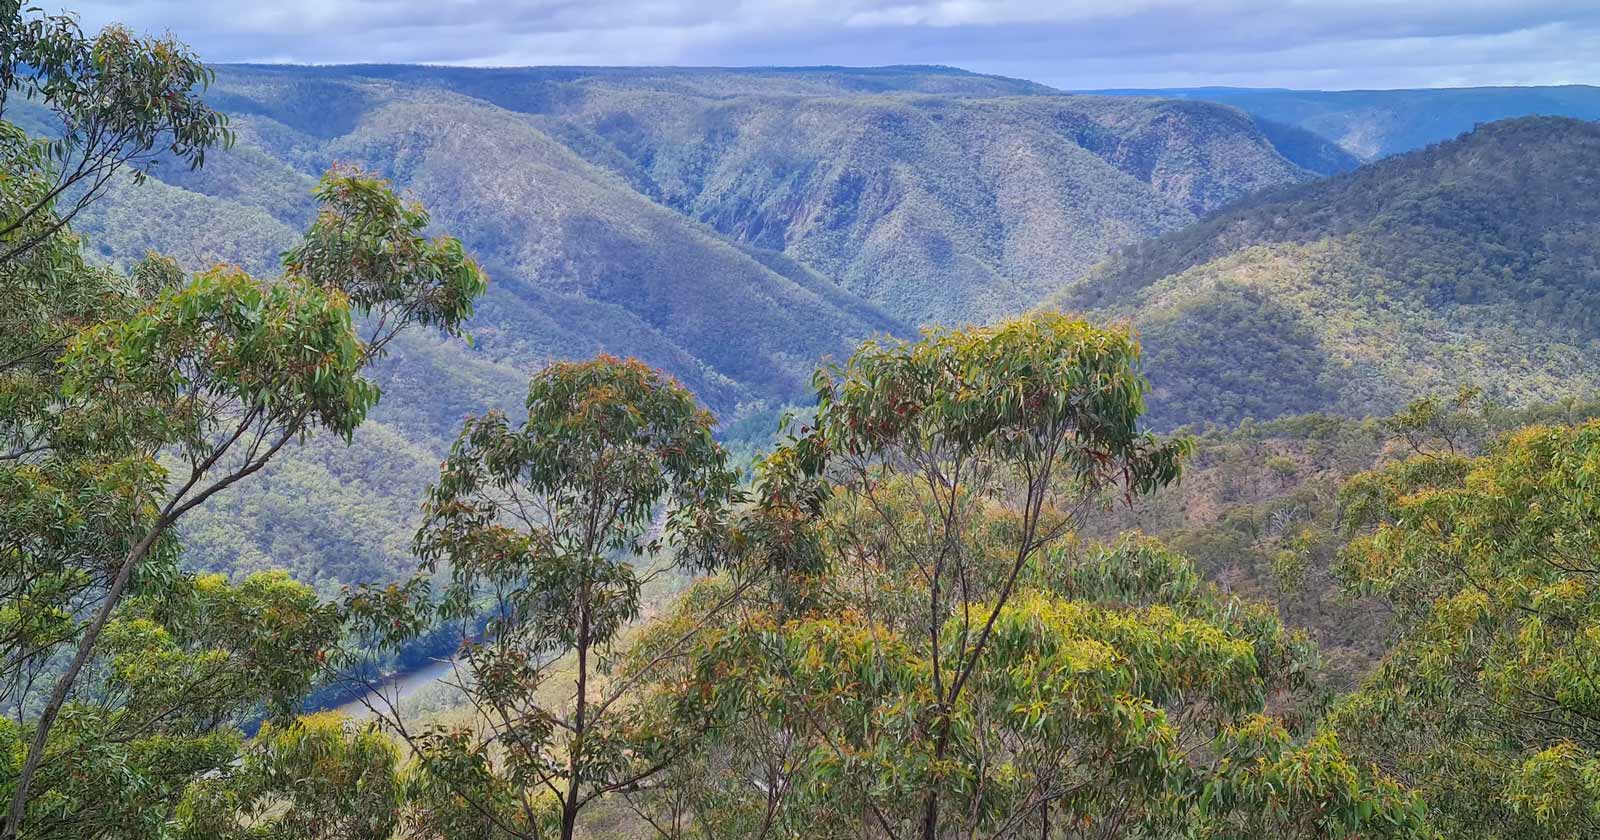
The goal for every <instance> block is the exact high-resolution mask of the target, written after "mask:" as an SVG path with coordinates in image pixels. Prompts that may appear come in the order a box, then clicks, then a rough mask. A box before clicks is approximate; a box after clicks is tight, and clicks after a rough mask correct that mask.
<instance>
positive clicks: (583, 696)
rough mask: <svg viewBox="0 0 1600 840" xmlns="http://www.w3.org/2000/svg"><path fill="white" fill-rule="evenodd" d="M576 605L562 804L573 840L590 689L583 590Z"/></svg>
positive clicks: (565, 830) (567, 837)
mask: <svg viewBox="0 0 1600 840" xmlns="http://www.w3.org/2000/svg"><path fill="white" fill-rule="evenodd" d="M582 598H583V605H582V606H580V607H579V608H578V696H577V709H576V710H575V711H574V712H573V715H572V747H571V749H570V750H568V752H567V798H566V801H565V802H563V803H562V804H561V840H572V836H573V832H574V831H575V830H576V829H577V825H578V796H579V795H580V793H581V792H582V791H581V788H582V787H583V750H584V747H585V745H584V736H585V735H586V734H587V731H588V730H587V720H586V719H585V718H586V716H587V714H588V711H589V710H588V701H589V697H588V691H589V641H590V640H589V629H590V628H589V624H590V622H589V593H588V586H587V585H585V586H584V589H583V595H582Z"/></svg>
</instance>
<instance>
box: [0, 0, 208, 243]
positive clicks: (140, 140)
mask: <svg viewBox="0 0 1600 840" xmlns="http://www.w3.org/2000/svg"><path fill="white" fill-rule="evenodd" d="M211 80H212V71H211V70H210V69H209V68H207V67H206V66H205V65H203V64H201V63H200V61H199V59H197V58H196V57H195V56H194V54H193V53H192V52H190V51H189V49H188V48H187V47H186V46H184V45H183V44H181V43H179V42H177V41H175V40H173V39H172V38H170V37H166V38H141V37H138V36H136V35H134V34H133V33H131V32H129V31H128V30H126V29H124V28H122V27H120V26H110V27H107V28H106V29H104V30H102V31H101V32H100V33H99V34H98V35H95V36H93V37H90V36H88V35H86V34H85V33H84V32H83V30H82V29H81V28H80V27H79V25H78V21H77V19H76V18H74V17H73V16H71V15H47V14H43V13H42V12H41V10H40V9H39V8H38V7H35V6H27V5H24V4H23V2H22V0H0V116H4V115H5V112H6V106H7V105H9V104H10V99H11V97H12V96H21V97H23V98H25V99H30V100H34V101H37V102H39V103H40V104H42V105H44V106H45V107H46V108H48V109H49V110H50V112H51V113H52V115H53V117H54V119H55V122H56V123H57V126H56V127H57V128H58V129H59V133H58V135H57V136H55V137H54V138H52V139H49V140H40V139H34V138H30V137H28V136H27V134H26V133H25V132H23V131H22V130H21V129H19V128H17V127H16V126H15V125H12V124H11V123H8V122H0V161H3V162H4V166H5V169H6V170H7V172H10V173H12V174H13V176H15V175H23V178H22V181H23V183H22V184H20V185H18V184H12V185H10V186H13V187H17V186H20V188H19V189H13V190H8V191H7V194H6V195H5V197H4V202H3V204H0V264H3V263H9V262H11V261H12V260H14V259H16V258H18V257H19V256H22V255H23V254H25V253H26V252H28V251H29V250H30V249H32V248H34V247H37V246H39V245H41V244H43V243H44V242H46V241H47V240H49V239H50V238H51V237H52V236H53V235H54V234H55V233H56V232H57V231H59V230H61V229H62V228H64V227H65V226H66V225H68V224H69V223H71V221H72V219H73V217H74V216H76V215H77V214H78V211H80V210H82V209H83V208H84V207H86V206H87V205H89V204H90V203H91V202H93V201H94V200H95V199H97V198H99V197H100V196H101V195H102V194H103V193H104V191H105V189H106V187H107V186H109V185H110V184H111V182H112V179H113V178H114V177H116V176H117V174H118V173H119V172H128V173H131V174H132V175H133V177H134V178H135V180H141V179H143V177H144V176H145V175H146V174H147V173H148V172H149V171H150V170H151V169H152V168H154V167H155V166H156V165H157V164H158V163H159V162H161V161H162V160H163V159H167V160H170V161H171V162H174V163H177V164H179V165H185V166H189V167H198V166H200V165H201V164H203V163H204V162H205V155H206V151H207V150H208V149H211V148H213V147H215V146H218V145H222V144H228V143H231V142H232V139H233V135H232V134H231V133H230V132H229V130H228V123H227V118H226V117H224V116H223V115H222V114H219V113H217V112H216V111H213V110H211V109H210V108H208V107H207V106H206V105H205V103H204V102H203V101H202V100H201V99H200V96H199V94H200V93H201V92H203V90H204V88H205V87H206V86H207V85H209V84H210V83H211ZM63 202H64V203H63Z"/></svg>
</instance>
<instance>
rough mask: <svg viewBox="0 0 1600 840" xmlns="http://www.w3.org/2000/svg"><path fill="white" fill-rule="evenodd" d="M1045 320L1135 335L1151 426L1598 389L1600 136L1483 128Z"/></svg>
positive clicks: (1532, 126)
mask: <svg viewBox="0 0 1600 840" xmlns="http://www.w3.org/2000/svg"><path fill="white" fill-rule="evenodd" d="M1053 304H1054V305H1058V306H1063V307H1068V308H1073V309H1080V310H1086V311H1090V312H1094V313H1096V314H1097V315H1098V316H1100V317H1123V318H1131V319H1132V320H1133V322H1134V323H1135V325H1136V326H1137V327H1138V328H1139V329H1140V331H1141V333H1142V334H1143V336H1144V340H1145V344H1146V348H1147V366H1148V369H1149V373H1150V376H1151V378H1152V381H1153V382H1154V383H1155V384H1156V385H1157V386H1158V393H1157V395H1156V398H1155V400H1154V406H1153V412H1154V416H1155V418H1156V419H1157V420H1158V421H1159V422H1161V423H1163V424H1165V425H1172V424H1176V423H1183V422H1204V421H1214V422H1218V423H1231V422H1234V421H1237V420H1239V419H1241V418H1243V417H1246V416H1253V417H1256V418H1266V417H1272V416H1277V415H1281V414H1285V413H1291V412H1300V411H1309V410H1316V409H1333V410H1337V411H1340V412H1342V413H1347V414H1355V415H1359V414H1361V413H1365V412H1383V411H1387V410H1389V409H1391V408H1393V407H1394V406H1395V405H1396V404H1398V403H1399V402H1401V401H1403V400H1404V399H1405V398H1407V397H1409V396H1411V395H1414V394H1416V393H1420V392H1425V391H1428V390H1432V389H1435V388H1437V387H1439V386H1440V385H1441V384H1445V383H1449V382H1455V381H1462V382H1475V383H1478V384H1480V385H1483V386H1485V387H1487V388H1489V389H1490V391H1491V393H1492V394H1494V395H1496V396H1498V397H1500V398H1503V399H1507V400H1514V401H1529V400H1554V399H1558V398H1560V397H1562V396H1565V395H1567V394H1571V393H1574V392H1583V391H1587V390H1590V389H1593V388H1594V387H1595V386H1596V384H1597V383H1600V125H1596V124H1593V123H1587V122H1582V121H1578V120H1571V119H1563V118H1528V119H1520V120H1510V121H1504V122H1499V123H1494V124H1491V125H1488V126H1484V127H1483V128H1480V129H1479V130H1478V131H1476V132H1473V133H1471V134H1468V135H1466V136H1464V137H1462V138H1460V139H1458V140H1454V141H1451V142H1449V143H1444V144H1440V145H1438V146H1434V147H1431V148H1429V149H1426V150H1423V151H1419V152H1414V153H1411V154H1408V155H1403V156H1400V157H1396V158H1391V159H1388V160H1385V161H1382V162H1379V163H1377V164H1374V165H1371V166H1367V167H1364V168H1362V169H1361V170H1358V171H1357V172H1354V173H1350V174H1348V175H1343V176H1339V177H1336V178H1332V179H1329V180H1326V181H1321V182H1317V183H1313V184H1308V185H1304V186H1299V187H1293V188H1287V189H1284V190H1280V191H1276V192H1273V193H1269V194H1266V195H1262V196H1259V197H1256V198H1253V199H1250V200H1247V201H1246V202H1244V203H1242V204H1240V205H1237V206H1234V207H1231V208H1228V209H1226V210H1224V211H1222V212H1220V213H1217V214H1215V215H1213V216H1211V217H1210V218H1208V219H1206V220H1205V221H1203V222H1201V223H1199V224H1197V225H1195V226H1193V227H1191V228H1188V229H1186V230H1183V231H1179V232H1177V233H1174V234H1170V235H1167V236H1164V237H1161V238H1159V239H1156V240H1153V241H1151V242H1148V243H1145V244H1143V245H1140V246H1136V247H1133V248H1130V249H1128V250H1127V251H1126V252H1125V253H1123V254H1122V255H1120V256H1119V257H1117V258H1116V259H1113V260H1111V261H1109V262H1108V263H1107V264H1106V265H1104V266H1102V267H1101V268H1100V269H1099V270H1097V271H1096V272H1095V273H1094V274H1093V275H1092V276H1090V277H1089V278H1088V279H1087V280H1086V281H1084V282H1083V283H1082V284H1079V285H1076V286H1074V287H1071V288H1069V289H1067V290H1066V291H1065V292H1063V293H1062V294H1061V295H1060V296H1058V297H1057V298H1056V299H1055V300H1054V301H1053Z"/></svg>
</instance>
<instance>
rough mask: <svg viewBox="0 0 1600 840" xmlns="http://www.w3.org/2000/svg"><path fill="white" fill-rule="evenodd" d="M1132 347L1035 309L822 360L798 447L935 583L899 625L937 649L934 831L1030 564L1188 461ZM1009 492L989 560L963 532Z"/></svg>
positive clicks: (918, 645) (931, 744) (931, 788)
mask: <svg viewBox="0 0 1600 840" xmlns="http://www.w3.org/2000/svg"><path fill="white" fill-rule="evenodd" d="M1137 359H1138V345H1137V344H1136V343H1134V341H1133V340H1132V338H1130V337H1129V336H1128V335H1127V333H1125V332H1118V331H1108V330H1100V329H1096V328H1094V327H1091V326H1089V325H1088V324H1086V323H1083V322H1081V321H1076V320H1072V319H1070V318H1068V317H1066V316H1062V315H1058V314H1037V315H1034V316H1031V317H1028V318H1024V319H1019V320H1016V321H1012V322H1008V323H1005V324H1002V325H1000V326H997V327H991V328H984V329H967V330H936V331H931V332H928V333H926V334H925V335H924V337H923V338H922V339H921V340H918V341H909V342H868V343H867V344H865V345H863V347H862V348H861V349H860V350H859V351H857V352H856V354H855V355H853V356H852V357H851V358H850V360H849V361H848V362H847V363H846V364H845V365H844V366H843V367H840V368H835V369H830V370H824V371H820V372H819V374H818V377H817V382H816V384H817V398H818V412H817V419H816V425H815V428H814V429H812V430H810V432H809V433H808V435H807V437H806V439H805V440H803V441H797V442H796V444H795V446H796V448H797V451H798V452H799V453H801V454H802V455H803V456H804V458H805V459H807V460H808V461H810V462H811V463H809V464H807V465H806V466H807V467H808V469H809V470H810V471H811V472H814V473H816V474H818V475H823V474H825V475H826V477H827V480H828V481H829V482H830V484H831V486H830V487H829V489H828V492H829V493H830V494H831V495H833V496H835V497H837V498H839V499H840V501H839V502H838V503H839V504H844V505H849V506H853V507H855V508H856V509H857V510H859V511H860V514H859V515H861V516H862V517H864V518H865V519H866V520H867V521H869V522H872V523H873V524H874V526H875V530H876V531H877V532H878V533H879V535H880V536H881V538H882V539H886V540H888V541H889V546H890V548H891V550H893V551H895V552H897V553H899V554H901V555H902V556H903V557H904V558H905V561H904V562H906V563H908V564H909V566H910V568H909V569H907V571H908V572H909V573H910V574H912V575H915V576H916V577H917V578H919V579H920V580H921V581H922V582H924V583H925V585H926V592H925V596H924V597H923V598H922V601H923V603H922V605H921V611H920V615H916V616H914V617H912V618H911V619H909V620H908V621H907V623H906V624H905V626H902V627H894V628H891V629H893V630H895V631H897V633H898V634H901V635H902V636H903V643H904V644H907V645H909V646H910V647H909V648H908V649H909V650H911V651H915V652H916V653H918V654H919V655H921V656H926V657H927V659H928V668H927V672H926V674H925V675H923V677H922V681H923V682H924V683H925V684H924V686H923V687H924V690H925V692H926V696H925V698H924V699H923V702H920V703H917V704H914V708H912V709H911V710H910V711H911V714H912V715H913V716H914V717H913V719H914V720H915V721H916V727H917V729H918V730H919V738H920V739H921V740H923V741H924V742H925V743H926V744H927V755H926V760H927V768H926V770H927V772H926V774H925V775H924V776H923V778H922V780H921V784H920V785H917V786H914V787H913V788H912V789H911V790H908V791H906V794H907V795H908V796H910V797H911V798H913V799H917V800H920V802H921V805H920V809H921V817H920V822H921V829H920V832H919V833H920V834H921V836H923V837H925V838H928V840H933V838H935V837H937V836H938V835H939V833H940V832H941V831H942V830H943V827H944V825H945V820H946V818H945V817H942V816H941V805H942V804H943V802H942V800H943V798H944V797H945V795H946V793H947V792H948V789H949V784H948V783H949V781H950V779H948V778H947V774H951V773H953V772H954V771H955V769H956V768H955V767H954V766H952V765H950V764H949V753H950V750H951V747H952V744H953V741H954V740H955V739H957V738H958V737H959V736H960V734H961V733H960V732H958V731H957V720H956V709H957V708H958V707H959V706H960V704H961V702H962V699H963V694H964V693H965V692H966V691H967V689H968V686H969V684H970V682H971V680H972V679H973V676H974V674H975V673H976V671H977V667H978V663H979V662H980V661H981V660H982V658H983V657H984V655H985V652H986V651H987V649H988V646H989V644H990V640H991V637H992V636H993V634H994V633H995V630H996V628H997V626H998V624H999V622H1000V620H1001V618H1002V615H1003V614H1004V610H1005V608H1006V606H1007V604H1008V602H1009V600H1010V598H1011V595H1012V592H1013V590H1014V588H1015V586H1016V582H1017V580H1018V578H1019V577H1020V576H1021V574H1022V572H1023V571H1024V569H1026V568H1027V566H1028V564H1029V562H1030V561H1031V560H1033V559H1034V558H1035V557H1036V556H1038V555H1039V554H1040V552H1041V551H1044V550H1046V549H1047V548H1048V547H1049V546H1050V545H1051V544H1053V543H1054V542H1055V541H1056V540H1058V539H1059V538H1060V537H1061V536H1063V535H1064V534H1065V533H1067V532H1068V531H1069V530H1070V529H1071V528H1072V527H1073V526H1074V525H1076V524H1077V523H1078V521H1079V520H1080V519H1081V518H1082V516H1083V515H1084V513H1085V512H1087V511H1088V510H1089V509H1090V507H1091V506H1092V505H1094V504H1096V503H1097V502H1099V501H1101V500H1102V499H1103V498H1105V497H1106V495H1108V494H1122V495H1125V496H1127V497H1129V498H1131V497H1132V496H1133V495H1135V494H1144V493H1149V492H1151V491H1153V490H1154V489H1156V488H1157V487H1160V486H1162V485H1164V484H1167V483H1169V482H1171V481H1173V480H1175V479H1176V478H1177V476H1178V469H1179V468H1178V464H1179V460H1180V458H1181V457H1182V455H1183V453H1184V452H1185V451H1186V448H1187V445H1186V444H1185V443H1184V442H1160V441H1157V440H1156V439H1155V438H1153V437H1151V436H1149V435H1147V434H1143V433H1141V432H1140V431H1139V429H1138V420H1139V416H1140V415H1141V414H1142V413H1143V410H1144V391H1145V387H1146V386H1145V383H1144V380H1143V379H1141V378H1140V377H1139V375H1138V373H1137V370H1136V365H1137ZM894 475H901V476H904V480H905V481H907V482H909V483H910V484H911V485H913V486H914V487H915V488H916V489H915V492H914V495H913V497H912V498H913V499H915V500H916V504H914V505H901V506H899V507H898V509H894V507H893V506H892V505H891V503H890V500H889V499H887V498H886V497H885V495H884V490H885V489H886V488H887V487H889V486H890V485H891V482H888V481H886V479H889V478H890V477H891V476H894ZM1001 496H1005V497H1008V498H1009V499H1010V500H1011V501H1012V504H1013V505H1014V507H1015V510H1016V514H1017V519H1018V521H1017V523H1016V533H1015V537H1014V539H1013V540H1012V541H1011V542H1010V544H1009V545H1008V546H1006V547H1005V549H1004V550H1005V553H1006V554H1008V555H1009V557H1008V559H1007V561H1005V562H1002V563H1000V564H997V565H992V566H990V567H988V568H984V567H983V566H981V565H980V564H979V563H977V562H976V558H974V557H972V556H970V555H969V553H968V552H967V551H966V550H964V547H965V546H966V545H967V540H966V539H964V536H965V534H966V532H967V531H968V529H970V528H972V527H974V526H975V524H976V520H977V519H978V518H979V515H980V510H981V508H982V506H983V505H985V504H987V503H989V502H991V501H992V500H994V499H997V498H999V497H1001ZM847 557H849V558H850V559H851V560H852V562H862V561H865V562H870V561H871V555H870V554H867V555H861V554H858V553H855V552H851V553H849V554H848V555H847ZM985 574H989V575H990V576H989V577H987V578H986V579H980V576H982V575H985ZM947 634H948V636H949V639H948V641H949V642H950V643H949V644H947V643H946V641H947V640H946V638H945V637H946V635H947ZM918 788H920V789H918Z"/></svg>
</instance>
